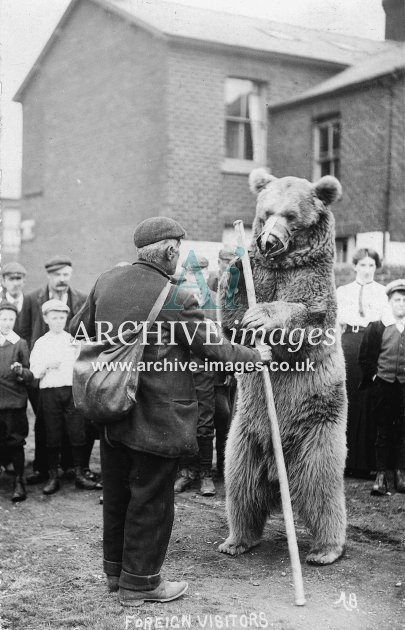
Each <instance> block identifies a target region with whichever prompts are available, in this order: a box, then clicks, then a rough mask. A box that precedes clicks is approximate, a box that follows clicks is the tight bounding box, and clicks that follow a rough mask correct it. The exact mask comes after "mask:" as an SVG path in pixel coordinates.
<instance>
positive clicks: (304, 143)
mask: <svg viewBox="0 0 405 630" xmlns="http://www.w3.org/2000/svg"><path fill="white" fill-rule="evenodd" d="M390 103H391V101H390V92H389V89H388V87H387V86H386V85H385V84H378V85H377V84H376V85H373V86H372V87H367V88H363V89H360V88H359V89H357V90H356V91H352V92H350V93H346V94H343V95H335V96H333V97H330V98H326V97H324V98H322V99H321V98H320V99H318V100H317V101H316V102H309V103H303V104H301V105H297V106H294V107H290V108H286V109H285V110H278V111H277V110H276V111H274V112H271V128H272V134H273V141H272V142H270V145H269V146H270V162H271V164H272V166H273V172H274V174H276V175H279V176H283V175H287V174H289V175H295V176H299V177H306V178H308V179H312V162H313V145H312V120H313V119H314V118H317V117H319V116H323V115H327V114H331V115H332V114H335V113H340V115H341V130H342V131H341V134H342V135H341V175H340V181H341V183H342V187H343V199H342V201H341V202H340V203H339V204H336V205H334V206H333V212H334V214H335V218H336V233H337V236H349V235H351V234H355V233H356V232H359V231H360V232H371V231H381V230H383V229H384V221H385V218H384V214H385V209H386V190H387V165H388V132H387V130H388V128H389V118H390ZM404 108H405V105H404V86H403V82H402V84H401V85H399V84H398V85H397V86H396V88H395V96H394V117H393V121H394V133H393V147H392V152H393V170H392V180H391V227H392V231H391V238H392V239H393V240H405V221H404V198H405V196H404V180H405V172H404V170H405V156H404V142H403V120H404Z"/></svg>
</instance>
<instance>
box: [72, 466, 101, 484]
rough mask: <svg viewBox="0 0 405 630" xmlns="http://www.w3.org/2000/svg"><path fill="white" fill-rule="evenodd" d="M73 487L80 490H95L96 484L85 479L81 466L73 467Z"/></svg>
mask: <svg viewBox="0 0 405 630" xmlns="http://www.w3.org/2000/svg"><path fill="white" fill-rule="evenodd" d="M75 486H76V488H79V489H80V490H95V489H96V488H97V483H96V482H95V481H92V480H91V479H88V478H87V477H86V474H85V472H84V468H83V466H75Z"/></svg>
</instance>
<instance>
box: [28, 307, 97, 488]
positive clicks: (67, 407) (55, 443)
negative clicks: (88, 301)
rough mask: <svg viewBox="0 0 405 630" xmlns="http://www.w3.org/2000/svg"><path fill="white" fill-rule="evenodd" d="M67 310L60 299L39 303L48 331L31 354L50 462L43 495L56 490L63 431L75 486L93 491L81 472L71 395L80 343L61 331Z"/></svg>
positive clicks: (79, 419) (80, 440)
mask: <svg viewBox="0 0 405 630" xmlns="http://www.w3.org/2000/svg"><path fill="white" fill-rule="evenodd" d="M68 313H69V307H68V306H67V305H66V304H65V303H64V302H62V301H60V300H48V301H47V302H45V303H44V304H43V305H42V315H43V318H44V321H45V323H46V324H48V327H49V331H48V332H47V333H45V335H43V336H42V337H40V338H39V339H38V340H37V341H36V342H35V345H34V347H33V349H32V353H31V369H32V372H33V374H34V376H35V378H38V379H39V388H40V399H41V405H42V411H43V417H44V425H45V436H46V447H47V454H48V464H49V481H48V482H47V484H46V485H45V487H44V489H43V493H44V494H53V493H54V492H56V491H57V490H59V479H58V465H59V459H60V452H61V447H62V436H63V433H64V431H66V433H67V435H68V438H69V442H70V444H71V447H72V455H73V464H74V467H75V484H76V488H82V489H84V490H93V489H94V488H95V487H96V484H95V483H94V482H93V481H91V480H89V479H87V478H86V477H85V473H84V465H85V463H86V434H85V426H84V418H83V416H81V415H80V413H79V412H78V411H77V410H76V409H75V406H74V403H73V395H72V379H73V365H74V363H75V361H76V358H77V356H78V353H79V346H77V345H74V344H73V343H72V341H73V339H72V337H71V335H70V334H69V333H68V332H66V331H65V330H64V328H65V325H66V319H67V316H68Z"/></svg>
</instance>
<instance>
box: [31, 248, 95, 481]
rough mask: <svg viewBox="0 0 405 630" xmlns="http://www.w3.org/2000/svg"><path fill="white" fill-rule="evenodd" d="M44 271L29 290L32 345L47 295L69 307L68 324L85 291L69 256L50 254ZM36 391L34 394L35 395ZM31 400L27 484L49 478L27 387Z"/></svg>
mask: <svg viewBox="0 0 405 630" xmlns="http://www.w3.org/2000/svg"><path fill="white" fill-rule="evenodd" d="M45 271H46V273H47V285H46V286H45V287H42V288H40V289H35V290H34V291H32V292H31V293H29V294H28V299H29V303H30V312H29V314H28V323H27V324H26V328H27V329H28V330H29V333H28V339H27V341H28V343H29V346H30V348H31V349H32V348H33V346H34V344H35V342H36V341H37V340H38V339H39V338H40V337H42V336H43V335H45V333H46V332H47V331H48V326H47V325H46V323H45V321H44V318H43V316H42V305H43V304H44V303H45V302H47V301H48V300H50V299H57V300H60V301H61V302H63V303H64V304H66V305H67V306H68V307H69V312H68V316H67V319H66V328H68V326H69V323H70V321H71V319H72V317H73V316H74V315H75V314H76V313H77V312H78V311H79V310H80V308H81V306H82V304H83V303H84V302H85V300H86V295H85V294H84V293H82V292H81V291H78V290H77V289H74V288H73V287H72V286H71V278H72V271H73V268H72V260H71V259H70V258H69V257H68V256H53V257H52V258H50V259H49V260H47V261H46V263H45ZM35 392H36V395H35ZM29 397H30V402H31V404H32V406H33V409H34V412H35V414H36V422H35V458H34V462H33V469H34V472H33V473H32V474H31V475H29V476H28V477H27V483H28V484H36V483H41V482H42V481H45V480H46V479H47V478H48V461H47V456H46V446H45V432H44V425H43V422H42V419H41V410H40V409H39V407H38V404H39V398H38V389H36V390H30V392H29ZM71 463H72V462H71V453H70V449H69V447H68V445H66V446H65V447H64V449H63V456H62V467H63V468H64V469H68V468H70V467H71Z"/></svg>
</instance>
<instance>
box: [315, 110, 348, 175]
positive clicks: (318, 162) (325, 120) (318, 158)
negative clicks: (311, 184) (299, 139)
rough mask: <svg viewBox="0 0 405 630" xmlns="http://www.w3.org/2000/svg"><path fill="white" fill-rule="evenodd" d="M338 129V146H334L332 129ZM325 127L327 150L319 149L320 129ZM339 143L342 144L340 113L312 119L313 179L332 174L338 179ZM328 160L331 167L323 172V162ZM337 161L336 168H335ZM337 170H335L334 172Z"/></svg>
mask: <svg viewBox="0 0 405 630" xmlns="http://www.w3.org/2000/svg"><path fill="white" fill-rule="evenodd" d="M336 126H338V129H339V146H338V148H337V149H336V148H334V146H333V145H334V129H335V128H336ZM325 128H326V129H327V133H328V141H327V145H328V146H327V150H326V151H324V152H322V151H321V130H322V129H325ZM341 144H342V120H341V116H340V114H337V113H335V114H330V115H328V116H325V117H322V118H318V119H315V120H314V121H313V156H314V159H313V167H312V176H313V179H314V180H317V179H320V178H321V177H322V176H323V175H333V176H334V177H337V178H338V179H340V175H341ZM327 162H329V163H330V165H331V167H332V168H331V169H328V171H329V172H328V173H323V175H322V166H323V164H325V163H327ZM336 162H337V169H336ZM336 171H337V172H336Z"/></svg>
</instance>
